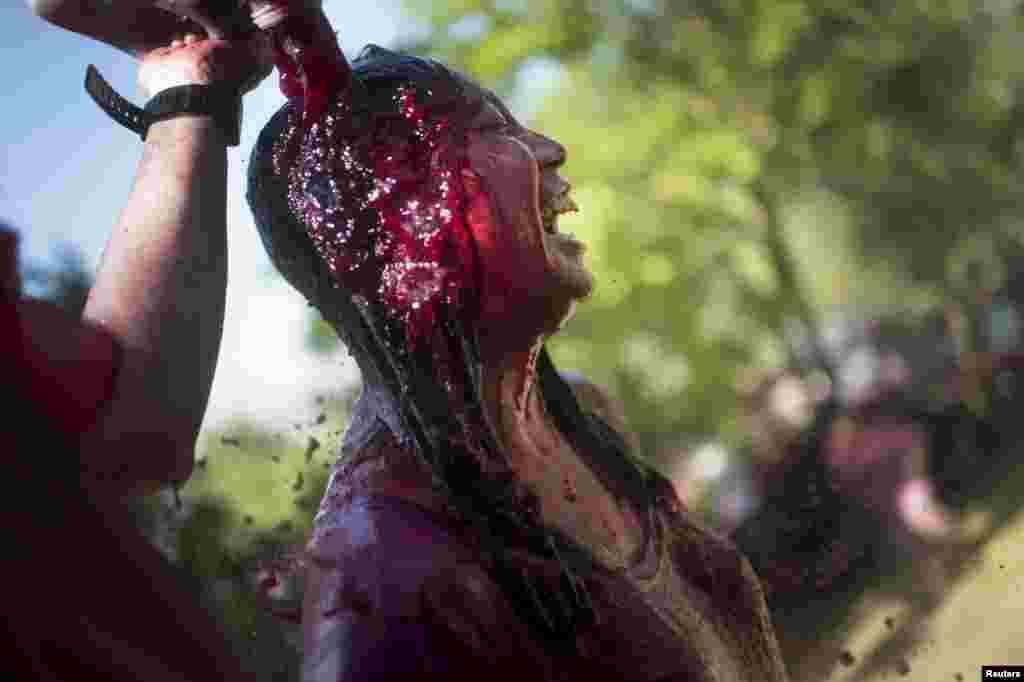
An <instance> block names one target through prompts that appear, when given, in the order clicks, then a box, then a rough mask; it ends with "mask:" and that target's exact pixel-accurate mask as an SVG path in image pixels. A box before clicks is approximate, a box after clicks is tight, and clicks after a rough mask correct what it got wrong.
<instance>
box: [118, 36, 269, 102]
mask: <svg viewBox="0 0 1024 682" xmlns="http://www.w3.org/2000/svg"><path fill="white" fill-rule="evenodd" d="M272 68H273V52H272V47H271V44H270V40H269V38H267V36H266V35H264V34H262V33H254V34H251V35H249V36H247V37H246V38H239V39H235V40H222V39H210V38H204V37H201V36H199V35H197V34H194V33H191V34H188V35H186V36H184V37H182V38H180V39H175V40H173V41H172V42H171V44H170V45H169V46H167V47H158V48H156V49H155V50H152V51H150V52H148V53H147V54H146V55H145V56H144V57H143V58H142V63H141V64H140V65H139V78H138V80H139V89H140V91H141V92H142V95H143V97H145V98H147V99H148V98H150V97H153V96H154V95H156V94H157V93H159V92H161V91H163V90H166V89H168V88H173V87H177V86H180V85H218V86H222V87H225V88H231V89H234V90H236V91H237V92H238V94H244V93H246V92H249V91H250V90H252V89H253V88H255V87H256V86H257V85H258V84H259V82H260V81H262V80H263V79H264V78H266V77H267V75H268V74H269V73H270V71H271V69H272Z"/></svg>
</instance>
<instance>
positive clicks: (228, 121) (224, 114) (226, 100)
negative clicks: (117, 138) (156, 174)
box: [85, 64, 242, 147]
mask: <svg viewBox="0 0 1024 682" xmlns="http://www.w3.org/2000/svg"><path fill="white" fill-rule="evenodd" d="M85 91H86V92H88V93H89V96H90V97H92V99H93V101H95V102H96V104H97V105H99V107H100V108H101V109H103V111H105V112H106V113H107V115H108V116H110V117H111V118H112V119H114V120H115V121H117V122H118V123H120V124H121V125H123V126H124V127H125V128H128V129H129V130H132V131H134V132H136V133H138V134H139V135H140V136H141V137H142V139H143V140H145V139H146V134H147V133H148V132H149V127H150V126H151V125H152V124H154V123H156V122H157V121H162V120H164V119H168V118H174V117H175V116H183V115H188V114H204V115H209V116H212V117H213V119H214V121H215V122H216V124H217V127H218V128H219V129H220V131H221V133H222V134H223V135H224V139H225V141H226V142H227V144H228V145H230V146H232V147H235V146H238V142H239V135H240V133H241V128H242V96H241V95H240V94H238V93H234V92H231V91H229V90H224V89H222V88H216V87H212V86H209V85H182V86H178V87H174V88H168V89H166V90H163V91H162V92H159V93H157V94H156V96H154V97H153V98H152V99H151V100H149V102H148V103H147V104H146V108H145V109H140V108H139V107H137V106H135V105H134V104H132V103H131V102H129V101H128V100H126V99H125V98H124V97H122V96H121V95H119V94H118V93H117V91H116V90H114V88H113V87H111V85H110V83H108V82H107V81H106V79H105V78H103V76H101V75H100V72H99V71H98V70H97V69H96V67H95V66H93V65H91V64H90V65H89V68H88V69H87V70H86V72H85Z"/></svg>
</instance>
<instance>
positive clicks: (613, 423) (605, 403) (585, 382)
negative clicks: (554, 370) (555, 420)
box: [558, 370, 635, 449]
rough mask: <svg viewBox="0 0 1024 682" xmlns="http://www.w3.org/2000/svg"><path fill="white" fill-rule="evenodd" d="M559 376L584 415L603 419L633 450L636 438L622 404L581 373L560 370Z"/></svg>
mask: <svg viewBox="0 0 1024 682" xmlns="http://www.w3.org/2000/svg"><path fill="white" fill-rule="evenodd" d="M558 374H559V376H561V377H562V380H563V381H564V382H565V383H567V384H568V385H569V388H571V389H572V392H573V395H575V396H576V402H578V403H579V406H580V409H582V410H583V412H584V413H590V414H593V415H595V416H597V417H599V418H600V419H602V420H603V421H604V422H605V424H607V425H608V426H609V427H610V428H611V429H612V430H614V431H615V432H616V433H618V434H619V435H620V436H621V437H622V439H623V440H625V441H626V444H627V445H628V446H629V447H630V448H631V449H632V447H633V446H634V445H635V436H634V435H633V433H632V432H631V431H630V430H629V425H628V423H627V422H626V410H625V408H624V407H623V405H622V403H621V402H620V401H618V400H616V399H615V398H613V397H612V396H611V394H609V393H608V391H606V390H605V389H604V388H602V387H601V386H599V385H597V384H596V383H594V382H593V381H591V380H590V379H588V378H587V377H585V376H583V375H582V374H580V373H579V372H573V371H569V370H559V372H558Z"/></svg>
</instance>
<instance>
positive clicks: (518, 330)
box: [463, 86, 593, 347]
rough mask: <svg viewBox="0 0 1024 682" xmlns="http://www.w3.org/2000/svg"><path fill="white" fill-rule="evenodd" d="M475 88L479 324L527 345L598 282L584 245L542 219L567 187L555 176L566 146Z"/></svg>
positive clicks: (471, 126)
mask: <svg viewBox="0 0 1024 682" xmlns="http://www.w3.org/2000/svg"><path fill="white" fill-rule="evenodd" d="M471 87H473V86H471ZM473 90H474V91H471V94H470V102H469V104H468V106H475V107H479V110H478V113H476V115H474V116H473V117H472V118H471V119H470V120H469V122H468V124H467V133H468V148H467V157H468V162H469V170H468V171H464V173H463V179H464V183H465V186H466V189H467V195H468V198H469V205H468V209H467V218H468V222H469V225H470V229H471V230H472V232H473V236H474V239H475V241H476V244H477V248H478V250H479V253H480V255H481V258H482V261H483V263H482V264H483V268H482V269H483V271H484V283H483V289H484V290H483V292H482V300H483V301H484V307H483V311H482V316H481V317H482V319H481V327H482V328H484V329H486V330H487V331H488V335H489V336H492V337H496V338H502V339H504V340H505V342H504V343H503V344H502V345H505V344H507V345H508V346H510V347H514V346H519V347H522V346H523V345H524V344H525V345H527V346H530V345H533V342H535V340H536V338H537V337H538V336H548V335H550V334H553V333H554V332H555V331H557V330H558V329H559V328H560V327H561V326H562V324H563V323H564V322H565V321H566V319H568V318H569V317H570V316H571V315H572V312H573V309H574V306H575V302H576V301H578V300H581V299H583V298H586V297H587V296H588V295H590V292H591V290H592V288H593V279H592V276H591V274H590V272H589V271H588V270H587V268H586V266H585V265H584V263H583V252H584V246H583V244H581V243H579V242H577V241H575V240H574V239H571V238H569V237H568V236H566V235H560V234H557V233H552V232H551V231H550V230H546V229H545V226H544V222H543V220H542V219H541V208H542V207H543V206H545V205H548V206H550V205H552V204H553V203H556V202H558V201H559V200H560V198H561V197H563V196H567V194H568V192H569V189H570V185H569V183H568V182H566V181H565V180H564V179H563V178H562V177H561V176H560V175H559V174H558V170H559V168H560V167H561V166H562V165H563V164H564V163H565V161H566V150H565V148H564V147H563V146H562V145H561V144H559V143H558V142H556V141H554V140H552V139H551V138H549V137H546V136H544V135H541V134H540V133H537V132H534V131H532V130H529V129H528V128H525V127H524V126H522V125H521V124H520V123H519V122H518V121H516V119H515V118H514V117H513V116H512V114H511V113H509V111H508V109H507V108H506V107H505V106H504V104H502V102H501V101H500V100H499V99H498V98H497V97H496V96H495V95H494V94H493V93H491V92H488V91H486V90H484V89H483V88H479V87H478V86H476V87H473ZM556 229H557V228H556ZM512 311H514V312H515V314H514V315H512V314H510V313H511V312H512Z"/></svg>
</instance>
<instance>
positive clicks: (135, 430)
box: [82, 116, 227, 494]
mask: <svg viewBox="0 0 1024 682" xmlns="http://www.w3.org/2000/svg"><path fill="white" fill-rule="evenodd" d="M226 186H227V153H226V147H225V144H224V141H223V140H222V138H221V137H220V134H219V132H218V131H217V129H216V127H215V125H214V123H213V121H212V119H211V118H209V117H202V116H189V117H178V118H173V119H168V120H166V121H161V122H159V123H157V124H154V125H153V126H152V128H150V131H149V134H148V136H147V141H146V144H145V149H144V152H143V158H142V161H141V162H140V165H139V171H138V175H137V177H136V180H135V185H134V188H133V189H132V192H131V195H130V197H129V200H128V204H127V206H126V207H125V208H124V211H123V213H122V215H121V218H120V220H119V222H118V223H117V225H116V227H115V228H114V231H113V234H112V235H111V237H110V239H109V241H108V242H107V246H106V249H105V251H104V254H103V258H102V263H101V266H100V271H99V273H98V274H97V278H96V283H95V285H94V286H93V289H92V291H91V293H90V295H89V300H88V302H87V304H86V307H85V311H84V318H85V319H86V321H88V322H93V323H95V324H98V325H100V326H102V327H103V328H104V329H106V330H107V331H108V332H109V333H110V334H111V335H112V336H113V337H114V338H115V339H116V340H117V341H118V343H119V345H120V347H121V349H122V361H121V366H120V369H119V371H118V375H117V378H116V383H115V388H114V392H113V397H112V399H111V401H110V402H109V403H108V405H107V406H106V408H105V410H104V412H103V414H102V416H101V418H100V419H99V421H98V422H97V423H96V425H95V426H94V427H93V428H92V429H91V430H90V431H89V432H87V433H86V434H85V435H84V436H83V439H82V458H83V470H84V471H85V472H86V476H87V478H91V479H93V480H94V482H99V483H100V484H101V485H102V486H103V487H110V488H112V489H113V490H114V491H115V492H118V493H122V494H123V493H131V492H137V491H140V490H142V489H145V488H148V487H153V486H154V485H159V484H166V483H171V482H180V481H182V480H184V479H186V478H187V477H188V475H189V474H190V472H191V465H192V451H193V447H194V443H195V438H196V436H197V434H198V431H199V426H200V424H201V422H202V417H203V413H204V411H205V409H206V402H207V399H208V396H209V391H210V385H211V383H212V381H213V373H214V368H215V365H216V360H217V353H218V349H219V345H220V338H221V330H222V326H223V320H224V296H225V287H226V281H227V263H226V261H227V236H226V225H225V223H226V201H227V199H226V192H227V187H226Z"/></svg>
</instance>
